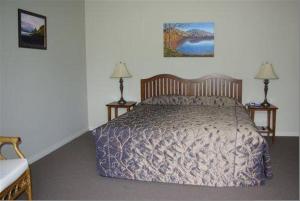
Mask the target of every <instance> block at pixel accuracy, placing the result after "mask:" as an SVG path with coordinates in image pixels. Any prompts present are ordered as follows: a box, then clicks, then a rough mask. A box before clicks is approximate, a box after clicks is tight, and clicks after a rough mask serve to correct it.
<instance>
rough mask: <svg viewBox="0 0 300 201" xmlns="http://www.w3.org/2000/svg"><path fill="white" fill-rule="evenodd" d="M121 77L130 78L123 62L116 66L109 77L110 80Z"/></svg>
mask: <svg viewBox="0 0 300 201" xmlns="http://www.w3.org/2000/svg"><path fill="white" fill-rule="evenodd" d="M121 77H131V74H130V73H129V71H128V69H127V67H126V64H125V63H123V62H120V63H118V64H117V65H116V67H115V69H114V72H113V74H112V75H111V78H121Z"/></svg>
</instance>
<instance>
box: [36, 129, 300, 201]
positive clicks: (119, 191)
mask: <svg viewBox="0 0 300 201" xmlns="http://www.w3.org/2000/svg"><path fill="white" fill-rule="evenodd" d="M271 157H272V166H273V172H274V178H273V179H272V180H269V181H267V183H266V185H264V186H259V187H239V188H214V187H203V186H191V185H179V184H163V183H152V182H141V181H130V180H122V179H112V178H104V177H101V176H98V175H97V173H96V168H95V145H94V141H93V137H92V136H91V135H89V134H84V135H82V136H81V137H79V138H77V139H76V140H74V141H72V142H71V143H69V144H66V145H65V146H63V147H62V148H60V149H58V150H57V151H55V152H53V153H51V154H50V155H48V156H46V157H44V158H43V159H41V160H39V161H37V162H35V163H34V164H32V166H31V171H32V180H33V198H34V199H51V200H54V199H63V200H68V199H72V200H76V199H81V200H88V199H93V200H270V199H277V200H278V199H282V200H289V199H299V138H298V137H277V138H276V143H275V144H274V145H272V146H271Z"/></svg>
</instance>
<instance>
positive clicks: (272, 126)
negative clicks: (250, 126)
mask: <svg viewBox="0 0 300 201" xmlns="http://www.w3.org/2000/svg"><path fill="white" fill-rule="evenodd" d="M246 108H247V109H248V111H249V113H250V117H251V119H252V120H253V121H254V119H255V112H256V111H265V112H267V126H257V128H258V132H259V133H261V134H263V133H267V134H268V136H269V135H270V134H272V144H273V143H274V142H275V130H276V111H277V110H278V107H276V106H275V105H272V104H271V105H270V106H269V107H264V106H261V105H249V104H247V105H246Z"/></svg>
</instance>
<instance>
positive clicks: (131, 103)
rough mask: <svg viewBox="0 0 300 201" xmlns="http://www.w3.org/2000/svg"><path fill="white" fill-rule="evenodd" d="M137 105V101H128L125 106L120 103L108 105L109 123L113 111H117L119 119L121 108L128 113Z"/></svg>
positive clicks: (116, 115)
mask: <svg viewBox="0 0 300 201" xmlns="http://www.w3.org/2000/svg"><path fill="white" fill-rule="evenodd" d="M135 105H136V102H135V101H128V102H126V103H125V104H120V103H118V102H112V103H109V104H107V105H106V107H107V114H108V121H110V120H111V109H112V108H114V109H115V118H116V117H118V110H119V108H125V109H127V112H128V111H130V110H131V109H132V108H133V107H134V106H135Z"/></svg>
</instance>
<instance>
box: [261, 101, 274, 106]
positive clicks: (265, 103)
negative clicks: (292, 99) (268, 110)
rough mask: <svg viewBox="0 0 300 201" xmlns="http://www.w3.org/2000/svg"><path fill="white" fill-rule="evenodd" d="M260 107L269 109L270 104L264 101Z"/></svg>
mask: <svg viewBox="0 0 300 201" xmlns="http://www.w3.org/2000/svg"><path fill="white" fill-rule="evenodd" d="M260 105H261V106H263V107H270V105H271V104H270V103H269V102H268V101H267V100H264V102H262V103H261V104H260Z"/></svg>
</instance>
